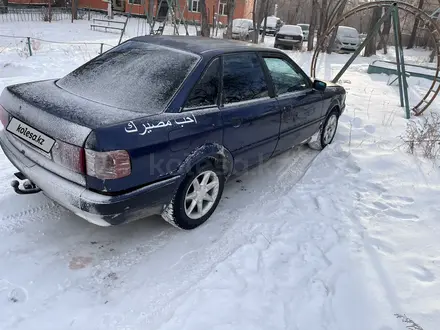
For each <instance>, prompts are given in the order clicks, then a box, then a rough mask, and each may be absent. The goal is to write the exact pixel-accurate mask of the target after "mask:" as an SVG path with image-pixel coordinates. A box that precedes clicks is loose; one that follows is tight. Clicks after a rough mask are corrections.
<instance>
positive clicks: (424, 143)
mask: <svg viewBox="0 0 440 330" xmlns="http://www.w3.org/2000/svg"><path fill="white" fill-rule="evenodd" d="M402 139H403V141H404V143H405V146H406V149H407V151H408V152H409V153H410V154H422V155H423V157H426V158H429V159H436V158H438V156H439V155H440V148H439V146H440V115H439V114H437V113H431V114H429V115H427V116H426V117H423V118H422V119H421V120H413V121H410V122H409V123H408V126H407V127H406V132H405V135H404V136H403V137H402Z"/></svg>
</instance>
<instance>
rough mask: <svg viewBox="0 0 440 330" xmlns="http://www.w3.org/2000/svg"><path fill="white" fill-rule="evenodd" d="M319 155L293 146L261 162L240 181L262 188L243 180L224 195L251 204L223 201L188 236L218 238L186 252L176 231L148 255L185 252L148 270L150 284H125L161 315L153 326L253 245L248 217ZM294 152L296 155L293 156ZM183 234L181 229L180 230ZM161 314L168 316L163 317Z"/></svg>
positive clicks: (289, 186)
mask: <svg viewBox="0 0 440 330" xmlns="http://www.w3.org/2000/svg"><path fill="white" fill-rule="evenodd" d="M318 154H319V153H318V152H316V151H314V150H310V149H309V148H307V147H299V148H295V149H294V150H291V151H289V152H287V153H285V154H283V155H280V156H278V157H276V158H274V159H273V160H271V161H268V162H267V163H265V164H262V165H260V168H256V169H253V170H251V171H249V172H248V173H246V174H244V175H242V176H240V177H239V179H240V184H244V185H245V186H248V185H250V186H255V185H257V186H258V187H259V188H260V189H259V190H257V191H256V192H254V193H251V194H247V192H246V191H243V190H241V188H240V184H238V185H237V184H233V183H231V184H230V185H228V186H227V188H226V191H225V195H230V194H231V193H234V192H235V193H237V195H238V196H237V199H238V200H240V201H242V200H245V203H246V201H247V202H248V203H246V204H247V205H242V206H241V207H240V208H236V209H235V210H234V211H232V212H231V211H230V209H231V208H233V205H234V204H235V203H234V201H233V200H232V201H231V199H229V200H225V201H224V202H223V203H222V205H221V207H219V209H218V210H217V212H216V213H214V215H213V217H212V218H211V219H210V221H209V222H207V223H206V224H205V225H204V226H202V227H200V229H198V230H196V231H194V232H190V233H188V235H189V236H190V238H186V239H185V241H187V240H191V237H193V238H194V239H195V240H196V241H197V240H200V239H199V237H206V236H208V237H209V236H214V237H213V239H212V238H211V239H204V240H200V241H202V244H197V242H193V246H197V248H196V249H191V250H189V251H185V250H184V246H182V245H181V244H179V242H180V241H181V239H182V238H183V237H182V236H181V235H180V234H179V235H177V234H176V235H175V237H172V236H173V235H172V236H171V237H170V239H171V242H169V244H167V245H166V246H165V247H164V248H162V249H161V251H159V250H156V253H155V255H150V260H149V261H150V262H151V263H152V264H155V263H156V262H155V259H156V258H157V259H160V258H161V256H162V255H169V254H170V251H168V250H170V249H174V246H175V245H176V246H179V247H180V249H181V250H182V251H181V252H182V253H181V256H178V257H177V260H176V261H174V260H170V261H169V264H170V268H168V267H164V269H161V270H158V269H156V270H155V271H152V272H151V273H149V280H148V282H143V283H137V282H136V281H134V282H131V285H130V286H131V288H127V289H128V290H129V292H130V291H131V293H129V295H133V297H132V299H136V296H137V295H138V292H143V294H142V301H143V303H144V306H147V308H148V310H149V311H150V312H151V315H154V316H158V315H162V316H161V317H157V319H156V318H150V319H149V320H148V323H149V324H150V327H151V328H154V327H155V326H158V324H157V323H156V322H157V320H159V319H162V321H163V318H165V319H171V318H172V317H173V310H174V309H175V308H177V306H178V305H179V302H180V301H184V300H185V296H186V295H187V294H188V293H189V292H191V291H192V290H193V288H195V287H196V286H197V285H198V283H199V282H200V281H202V280H203V279H204V278H206V277H207V276H208V275H209V274H211V273H213V272H214V271H215V269H216V267H218V265H219V264H222V263H224V262H225V261H226V260H227V259H228V258H229V257H230V256H231V255H234V254H235V253H236V252H237V251H238V250H239V249H241V248H242V247H243V246H244V245H248V244H253V242H255V240H256V239H257V237H260V236H261V233H260V230H259V228H258V226H256V223H255V222H254V221H252V216H250V215H251V214H256V215H257V214H258V213H259V212H260V213H261V212H262V211H263V209H264V208H265V207H266V204H267V202H266V203H262V202H261V200H262V199H265V200H266V201H268V200H272V201H274V200H277V199H279V196H280V195H282V194H284V193H285V192H287V191H289V190H291V189H292V188H293V186H294V185H295V184H297V182H298V181H299V180H301V178H302V177H303V175H304V174H305V173H306V171H307V169H308V168H309V167H310V166H311V164H312V162H313V160H314V159H315V157H316V156H317V155H318ZM292 156H296V157H293V159H292ZM280 163H281V166H280ZM261 167H263V169H262V168H261ZM260 171H263V172H264V171H266V172H267V174H268V175H267V176H266V177H261V176H258V175H255V174H256V173H258V172H260ZM262 186H264V187H265V190H264V191H265V192H264V193H262V191H261V187H262ZM249 195H250V196H251V197H249ZM251 201H252V202H251ZM257 225H258V223H257ZM179 233H181V232H180V231H179ZM196 236H197V238H196ZM174 252H175V251H174ZM174 254H176V253H174ZM183 279H184V280H183ZM171 288H172V289H171ZM146 292H148V295H146V294H145V293H146ZM125 294H127V292H125ZM139 298H140V297H139ZM163 314H166V315H167V316H165V317H164V316H163ZM121 317H124V316H123V315H117V316H115V319H120V318H121ZM160 323H162V322H160Z"/></svg>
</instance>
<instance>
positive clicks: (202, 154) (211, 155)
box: [178, 143, 234, 178]
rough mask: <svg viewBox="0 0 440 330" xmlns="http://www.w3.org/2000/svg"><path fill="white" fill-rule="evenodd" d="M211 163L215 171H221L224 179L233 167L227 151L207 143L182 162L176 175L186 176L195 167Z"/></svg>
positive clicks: (214, 144)
mask: <svg viewBox="0 0 440 330" xmlns="http://www.w3.org/2000/svg"><path fill="white" fill-rule="evenodd" d="M206 162H212V163H213V165H214V166H215V167H216V168H217V169H221V170H222V172H223V174H224V175H225V178H228V177H229V176H230V175H231V173H232V170H233V167H234V158H233V157H232V154H231V153H230V151H229V150H228V149H226V148H225V147H224V146H222V145H220V144H217V143H207V144H204V145H202V146H200V147H198V148H197V149H195V150H194V151H193V152H192V153H191V154H190V155H188V157H186V159H185V160H184V161H183V162H182V164H181V165H180V167H179V169H178V173H179V174H180V175H182V176H186V175H187V174H188V173H190V172H191V171H192V170H193V169H194V168H195V167H196V166H199V165H203V164H205V163H206Z"/></svg>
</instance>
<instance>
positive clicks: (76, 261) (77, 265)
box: [69, 256, 93, 270]
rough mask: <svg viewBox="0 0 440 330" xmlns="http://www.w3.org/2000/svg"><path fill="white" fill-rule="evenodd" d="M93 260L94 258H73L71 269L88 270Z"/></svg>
mask: <svg viewBox="0 0 440 330" xmlns="http://www.w3.org/2000/svg"><path fill="white" fill-rule="evenodd" d="M92 260H93V258H91V257H81V256H79V257H73V258H72V260H70V262H69V268H70V269H72V270H77V269H82V268H86V267H87V266H88V265H89V264H90V263H91V262H92Z"/></svg>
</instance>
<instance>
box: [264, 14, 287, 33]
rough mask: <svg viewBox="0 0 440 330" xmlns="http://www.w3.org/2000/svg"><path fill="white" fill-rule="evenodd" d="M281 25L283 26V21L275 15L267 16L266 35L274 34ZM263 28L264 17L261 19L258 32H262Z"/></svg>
mask: <svg viewBox="0 0 440 330" xmlns="http://www.w3.org/2000/svg"><path fill="white" fill-rule="evenodd" d="M282 26H283V22H282V21H281V19H280V18H278V17H276V16H268V17H267V22H266V35H273V36H275V35H276V34H277V33H278V31H279V30H280V28H281V27H282ZM263 30H264V19H263V20H262V21H261V26H260V34H261V33H263Z"/></svg>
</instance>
